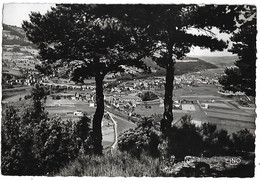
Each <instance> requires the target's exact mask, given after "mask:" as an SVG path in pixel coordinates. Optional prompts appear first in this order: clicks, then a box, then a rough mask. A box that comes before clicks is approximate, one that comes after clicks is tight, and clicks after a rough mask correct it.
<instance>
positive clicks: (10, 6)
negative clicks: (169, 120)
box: [2, 2, 233, 56]
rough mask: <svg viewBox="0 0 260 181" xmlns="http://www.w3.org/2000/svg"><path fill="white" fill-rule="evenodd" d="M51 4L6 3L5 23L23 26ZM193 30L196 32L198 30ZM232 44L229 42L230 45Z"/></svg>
mask: <svg viewBox="0 0 260 181" xmlns="http://www.w3.org/2000/svg"><path fill="white" fill-rule="evenodd" d="M51 6H55V4H51V3H17V2H16V3H5V4H3V14H2V16H3V19H2V21H3V23H5V24H8V25H15V26H18V27H21V24H22V22H23V21H24V20H27V21H28V20H29V14H30V13H31V12H40V13H41V14H44V13H46V12H47V11H48V10H51ZM192 32H194V33H196V31H193V30H192ZM214 32H215V33H216V36H217V37H218V38H220V39H223V40H225V41H226V40H229V35H227V34H220V33H219V32H218V31H217V30H214ZM230 46H231V44H229V47H230ZM232 55H233V54H232V53H231V52H228V51H227V49H226V50H224V51H221V52H220V51H215V52H211V51H210V50H209V49H203V50H202V49H201V48H199V47H193V48H191V52H190V53H188V54H187V56H232Z"/></svg>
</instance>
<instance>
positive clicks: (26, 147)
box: [1, 107, 89, 175]
mask: <svg viewBox="0 0 260 181" xmlns="http://www.w3.org/2000/svg"><path fill="white" fill-rule="evenodd" d="M41 110H42V109H41ZM36 116H37V117H36ZM82 121H83V122H84V121H89V120H86V119H85V120H81V121H79V122H78V123H73V122H72V121H69V120H66V121H63V120H61V119H60V118H53V119H49V118H48V117H47V114H45V113H44V112H40V113H39V112H38V113H37V114H36V113H35V110H34V109H32V110H31V111H30V109H29V108H28V109H26V111H25V112H24V113H23V115H22V116H21V117H19V116H18V115H17V112H16V110H15V109H14V108H13V107H8V108H7V109H6V111H5V114H4V115H3V119H2V133H1V136H2V155H1V159H2V162H1V166H2V174H3V175H45V174H48V173H51V172H55V171H57V170H58V169H59V168H60V167H61V166H64V165H65V164H66V163H67V162H69V161H70V160H73V159H75V158H76V157H77V156H78V154H79V150H80V148H81V145H82V144H81V142H87V139H88V137H87V136H82V135H79V134H76V131H77V130H79V128H80V129H82V128H84V127H83V126H82ZM84 124H85V123H84ZM84 124H83V125H84ZM85 127H86V126H85ZM88 131H89V130H88V129H86V132H88ZM87 134H88V133H87ZM85 147H86V145H85Z"/></svg>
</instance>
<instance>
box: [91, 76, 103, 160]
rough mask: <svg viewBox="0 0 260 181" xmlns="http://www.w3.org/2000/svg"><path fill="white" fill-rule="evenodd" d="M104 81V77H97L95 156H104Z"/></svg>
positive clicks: (94, 120) (94, 132) (94, 134)
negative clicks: (102, 127) (102, 125)
mask: <svg viewBox="0 0 260 181" xmlns="http://www.w3.org/2000/svg"><path fill="white" fill-rule="evenodd" d="M103 79H104V76H103V75H101V74H97V75H96V76H95V81H96V103H97V109H96V112H95V115H94V118H93V123H92V124H93V135H92V139H93V147H94V154H97V155H101V154H102V149H103V147H102V131H101V122H102V118H103V115H104V94H103Z"/></svg>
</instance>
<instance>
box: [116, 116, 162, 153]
mask: <svg viewBox="0 0 260 181" xmlns="http://www.w3.org/2000/svg"><path fill="white" fill-rule="evenodd" d="M159 129H160V128H159V125H157V124H155V123H153V121H152V120H151V119H147V118H144V120H143V122H142V123H140V124H139V125H138V126H137V127H136V128H133V129H130V130H128V131H125V132H124V133H123V134H121V135H120V136H119V139H118V147H119V149H120V150H121V151H127V152H128V153H130V154H131V155H132V156H135V157H137V158H140V155H141V154H142V153H144V152H145V153H147V154H149V155H151V156H153V157H158V156H159V150H158V144H159V143H160V132H159Z"/></svg>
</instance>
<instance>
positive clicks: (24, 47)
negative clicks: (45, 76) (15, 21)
mask: <svg viewBox="0 0 260 181" xmlns="http://www.w3.org/2000/svg"><path fill="white" fill-rule="evenodd" d="M2 36H3V38H2V50H3V52H2V69H3V75H4V76H5V78H6V79H4V80H5V81H4V82H3V83H8V81H9V82H10V80H9V79H10V76H11V77H12V76H14V77H21V76H27V77H28V75H30V74H34V73H37V70H36V69H35V65H38V64H40V61H39V60H38V58H37V56H38V50H37V48H35V47H36V46H35V45H34V44H32V43H31V42H30V41H29V40H28V39H27V38H26V35H25V32H24V31H23V29H22V28H19V27H16V26H11V25H6V24H3V33H2ZM26 72H27V73H26ZM25 74H26V75H25ZM14 77H13V79H15V78H14Z"/></svg>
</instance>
